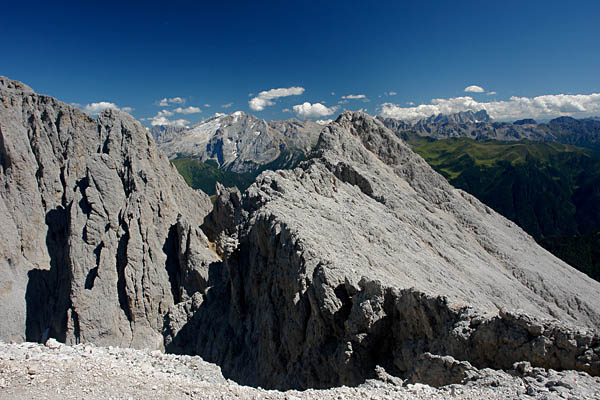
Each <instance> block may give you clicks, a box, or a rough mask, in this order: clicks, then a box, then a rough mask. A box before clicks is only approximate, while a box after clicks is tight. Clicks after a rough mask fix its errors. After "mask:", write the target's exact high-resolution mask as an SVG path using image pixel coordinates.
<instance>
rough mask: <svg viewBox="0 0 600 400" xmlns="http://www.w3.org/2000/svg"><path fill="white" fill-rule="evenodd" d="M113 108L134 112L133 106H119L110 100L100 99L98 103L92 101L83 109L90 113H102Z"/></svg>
mask: <svg viewBox="0 0 600 400" xmlns="http://www.w3.org/2000/svg"><path fill="white" fill-rule="evenodd" d="M109 108H112V109H113V110H121V111H125V112H128V113H129V112H132V111H133V108H131V107H122V108H120V107H118V106H117V105H116V104H115V103H110V102H108V101H99V102H97V103H90V104H86V105H85V106H84V107H83V111H85V112H86V113H88V114H90V115H98V114H100V113H101V112H102V111H104V110H106V109H109Z"/></svg>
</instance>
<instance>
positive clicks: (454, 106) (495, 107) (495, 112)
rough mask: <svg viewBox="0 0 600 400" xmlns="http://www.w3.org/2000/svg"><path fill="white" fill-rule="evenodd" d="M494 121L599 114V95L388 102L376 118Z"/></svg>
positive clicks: (466, 97) (458, 98) (461, 98)
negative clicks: (477, 116) (460, 116)
mask: <svg viewBox="0 0 600 400" xmlns="http://www.w3.org/2000/svg"><path fill="white" fill-rule="evenodd" d="M480 110H486V111H487V113H488V114H489V115H490V116H491V117H492V118H494V119H497V120H505V121H507V120H515V119H522V118H537V119H546V118H556V117H558V116H561V115H569V116H576V117H584V116H591V115H597V114H599V113H600V93H592V94H576V95H570V94H553V95H544V96H537V97H531V98H530V97H515V96H513V97H511V98H510V99H509V100H503V101H489V102H478V101H476V100H474V99H473V98H471V97H469V96H464V97H454V98H450V99H433V100H432V101H431V104H421V105H418V106H415V107H400V106H398V105H396V104H392V103H384V104H382V105H381V112H380V115H381V116H383V117H391V118H397V119H408V120H414V119H421V118H427V117H429V116H431V115H436V114H453V113H457V112H460V111H480Z"/></svg>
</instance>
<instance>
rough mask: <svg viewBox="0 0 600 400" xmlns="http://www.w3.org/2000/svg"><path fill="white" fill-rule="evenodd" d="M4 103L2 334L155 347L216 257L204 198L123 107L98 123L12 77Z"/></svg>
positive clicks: (0, 139) (0, 147)
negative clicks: (176, 307) (173, 311)
mask: <svg viewBox="0 0 600 400" xmlns="http://www.w3.org/2000/svg"><path fill="white" fill-rule="evenodd" d="M0 101H1V102H0V165H1V167H0V168H1V169H0V182H1V183H0V184H1V185H2V188H3V190H2V191H1V192H0V221H2V225H3V226H4V227H5V228H4V229H3V230H2V231H1V233H0V235H1V236H2V237H1V238H0V243H1V251H0V280H1V281H0V288H1V289H0V290H1V295H2V307H0V318H1V319H2V320H3V323H2V324H1V327H0V337H1V338H2V339H4V340H18V341H21V340H25V339H27V340H33V341H37V340H41V339H45V338H46V337H48V336H51V337H55V338H58V339H59V340H61V341H66V342H68V343H75V342H80V341H82V342H96V343H98V344H106V345H108V344H111V345H115V344H116V345H121V346H132V347H154V348H159V347H162V341H163V340H162V335H161V331H162V328H163V316H164V315H165V314H166V312H167V311H168V309H169V307H171V306H172V305H173V304H174V303H175V302H178V301H182V300H186V299H187V298H189V297H190V296H191V294H190V293H193V292H195V291H197V290H199V289H203V285H204V281H205V280H206V279H208V276H207V270H208V265H209V264H210V262H212V261H214V260H216V259H217V256H216V254H214V252H211V251H210V250H208V244H207V240H206V237H205V236H204V234H203V233H202V232H201V231H200V230H199V226H200V225H201V224H202V221H203V217H204V216H205V215H206V214H207V213H208V212H209V210H210V207H211V205H210V201H209V199H208V197H207V196H206V195H204V194H203V193H200V192H194V191H193V190H191V189H189V188H188V187H187V186H186V184H185V182H184V181H183V179H182V178H181V177H180V176H179V174H178V173H177V171H176V170H175V169H174V167H172V166H171V165H170V163H169V161H168V160H167V158H166V157H165V156H163V155H162V154H161V153H160V152H159V151H158V150H157V149H156V147H155V145H154V143H153V140H152V137H151V136H150V135H149V134H148V133H146V130H145V129H144V128H143V127H142V126H141V125H140V124H139V123H138V122H137V121H135V120H134V119H133V118H132V117H131V116H129V115H128V114H125V113H120V112H117V111H114V110H107V111H105V112H104V113H103V114H101V115H100V116H99V117H98V120H97V121H96V120H94V119H92V118H90V117H89V116H88V115H86V114H84V113H83V112H81V111H79V110H77V109H74V108H72V107H70V106H67V105H66V104H64V103H61V102H59V101H57V100H55V99H53V98H51V97H47V96H42V95H37V94H35V93H33V91H32V90H31V89H30V88H28V87H27V86H25V85H23V84H21V83H19V82H15V81H11V80H9V79H7V78H1V79H0ZM203 280H204V281H203Z"/></svg>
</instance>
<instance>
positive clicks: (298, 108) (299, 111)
mask: <svg viewBox="0 0 600 400" xmlns="http://www.w3.org/2000/svg"><path fill="white" fill-rule="evenodd" d="M292 109H293V110H294V112H295V113H296V115H298V117H300V118H317V117H324V116H326V115H331V114H333V113H334V112H335V111H336V110H337V107H325V106H324V105H323V104H321V103H315V104H310V103H309V102H305V103H304V104H297V105H295V106H294V107H292Z"/></svg>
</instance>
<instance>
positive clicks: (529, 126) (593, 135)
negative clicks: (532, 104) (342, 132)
mask: <svg viewBox="0 0 600 400" xmlns="http://www.w3.org/2000/svg"><path fill="white" fill-rule="evenodd" d="M378 118H380V120H381V121H382V122H383V123H384V124H385V126H386V127H388V128H389V129H391V130H392V131H394V132H395V133H396V134H398V135H399V136H400V137H402V138H403V139H404V140H410V139H413V138H416V137H431V138H435V139H448V138H455V137H467V138H471V139H475V140H485V139H495V140H523V139H529V140H535V141H544V142H558V143H563V144H571V145H574V146H580V147H587V148H590V149H595V150H600V119H597V118H585V119H575V118H571V117H559V118H555V119H553V120H551V121H549V122H548V123H537V122H536V121H535V120H533V119H524V120H519V121H515V122H513V123H511V122H494V121H493V120H492V119H491V118H490V117H489V116H488V114H487V113H486V112H485V110H482V111H479V112H472V111H465V112H460V113H457V114H452V115H449V116H448V115H443V114H439V115H436V116H432V117H429V118H426V119H422V120H418V121H416V122H414V121H413V122H410V121H403V120H397V119H393V118H381V117H378Z"/></svg>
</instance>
